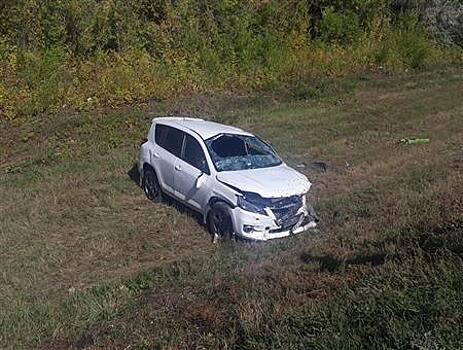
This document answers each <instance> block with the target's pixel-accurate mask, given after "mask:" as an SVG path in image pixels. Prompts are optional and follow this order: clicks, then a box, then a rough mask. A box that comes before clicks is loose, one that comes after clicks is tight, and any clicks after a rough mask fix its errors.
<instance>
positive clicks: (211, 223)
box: [207, 203, 233, 238]
mask: <svg viewBox="0 0 463 350" xmlns="http://www.w3.org/2000/svg"><path fill="white" fill-rule="evenodd" d="M227 209H228V208H227V206H226V204H222V203H217V204H214V205H213V207H212V209H211V210H210V211H209V214H208V216H207V227H208V229H209V232H210V234H211V235H212V236H213V237H215V236H221V237H230V238H232V237H233V223H232V219H231V217H230V215H229V214H228V210H227Z"/></svg>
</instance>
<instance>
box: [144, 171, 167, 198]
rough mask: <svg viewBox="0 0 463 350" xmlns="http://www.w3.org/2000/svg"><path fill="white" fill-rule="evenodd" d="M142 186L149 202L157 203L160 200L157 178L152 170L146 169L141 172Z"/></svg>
mask: <svg viewBox="0 0 463 350" xmlns="http://www.w3.org/2000/svg"><path fill="white" fill-rule="evenodd" d="M142 186H143V191H144V192H145V195H146V198H148V199H149V200H150V201H152V202H155V203H158V202H160V201H161V200H162V192H161V187H159V182H158V178H157V177H156V173H155V172H154V170H153V169H152V168H149V167H146V168H145V170H144V171H143V182H142Z"/></svg>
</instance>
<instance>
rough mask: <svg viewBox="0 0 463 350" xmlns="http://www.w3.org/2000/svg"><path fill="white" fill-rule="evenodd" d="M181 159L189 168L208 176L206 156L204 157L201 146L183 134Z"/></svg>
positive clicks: (191, 137)
mask: <svg viewBox="0 0 463 350" xmlns="http://www.w3.org/2000/svg"><path fill="white" fill-rule="evenodd" d="M182 159H183V160H184V161H185V162H187V163H188V164H190V165H191V166H194V167H195V168H197V169H199V170H201V171H202V172H203V173H206V174H210V171H209V167H208V165H207V160H206V156H205V155H204V152H203V149H202V147H201V145H200V144H199V142H198V141H197V140H196V139H195V138H194V137H193V136H191V135H188V134H185V146H184V149H183V157H182Z"/></svg>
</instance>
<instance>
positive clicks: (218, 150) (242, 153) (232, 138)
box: [206, 134, 281, 171]
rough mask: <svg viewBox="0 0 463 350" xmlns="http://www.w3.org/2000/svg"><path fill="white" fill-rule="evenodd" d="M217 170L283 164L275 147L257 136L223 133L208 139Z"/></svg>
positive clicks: (256, 167) (208, 146) (257, 167)
mask: <svg viewBox="0 0 463 350" xmlns="http://www.w3.org/2000/svg"><path fill="white" fill-rule="evenodd" d="M206 146H207V148H208V150H209V153H210V155H211V158H212V162H213V163H214V165H215V167H216V169H217V171H235V170H246V169H260V168H268V167H273V166H277V165H280V164H281V160H280V158H278V156H277V155H276V153H275V152H274V151H273V149H272V148H271V147H270V146H269V145H268V144H266V143H265V142H264V141H262V140H260V139H259V138H257V137H255V136H243V135H231V134H221V135H219V136H216V137H214V138H212V139H209V140H206Z"/></svg>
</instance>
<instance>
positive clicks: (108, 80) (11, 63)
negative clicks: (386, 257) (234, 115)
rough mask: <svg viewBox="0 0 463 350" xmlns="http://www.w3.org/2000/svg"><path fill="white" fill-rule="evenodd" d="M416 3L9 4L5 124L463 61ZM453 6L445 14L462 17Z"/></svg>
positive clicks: (2, 93)
mask: <svg viewBox="0 0 463 350" xmlns="http://www.w3.org/2000/svg"><path fill="white" fill-rule="evenodd" d="M422 3H426V2H422ZM435 3H436V2H433V4H435ZM419 4H420V2H416V1H403V0H402V1H398V0H395V1H390V0H349V1H339V0H313V1H310V0H288V1H277V0H272V1H258V0H249V1H241V0H220V1H219V0H217V1H201V0H180V1H170V0H156V1H151V0H150V1H148V0H134V1H122V0H105V1H99V0H85V1H80V0H79V1H77V0H56V1H39V0H26V1H18V0H8V1H2V2H1V4H0V115H1V118H3V119H4V118H9V119H12V118H17V117H18V116H22V117H30V116H34V115H39V114H41V113H44V112H47V113H54V112H56V111H59V110H61V109H66V108H72V109H78V110H87V109H91V108H94V107H99V106H114V105H118V104H126V103H133V102H136V101H147V100H153V99H155V100H157V99H165V98H172V97H175V96H178V95H185V94H191V93H195V92H208V91H223V90H228V91H229V90H237V89H238V90H241V91H254V90H256V89H273V88H275V87H277V86H285V85H290V84H292V83H294V82H295V81H300V80H301V79H302V80H306V81H311V80H314V79H317V78H319V77H326V76H332V77H338V76H345V75H347V74H349V73H355V72H359V71H364V70H371V69H381V70H386V71H395V70H405V69H410V68H423V67H426V66H429V65H433V64H437V63H438V64H444V63H452V62H461V49H457V48H456V46H453V47H446V48H443V47H442V46H440V45H439V44H436V43H435V42H433V40H432V38H431V37H430V36H429V35H428V33H427V32H426V29H425V28H424V26H425V24H426V23H431V22H432V21H434V22H432V23H437V22H436V21H437V20H432V19H433V18H434V19H435V18H436V16H434V17H433V16H432V12H430V11H427V12H424V13H425V14H430V16H428V17H425V18H426V21H425V22H424V23H423V22H422V21H421V20H420V18H423V16H422V15H421V14H420V13H421V12H420V11H423V10H422V9H421V7H420V6H419ZM436 4H437V5H436V6H440V8H442V6H443V5H439V2H437V3H436ZM446 6H447V12H446V13H448V14H452V13H453V14H454V13H456V14H458V13H460V12H458V11H456V10H455V9H457V10H458V8H455V6H453V7H451V6H450V7H449V6H448V5H446ZM452 10H454V11H452ZM439 13H440V12H439ZM441 17H442V16H440V17H439V18H441ZM449 18H450V19H451V20H450V22H449V23H447V24H448V25H447V26H445V25H444V28H445V30H446V31H445V30H444V32H445V33H444V34H445V35H446V36H445V38H446V42H448V41H449V40H450V41H452V40H453V41H454V42H455V43H457V44H458V42H460V43H461V41H458V40H459V39H458V38H455V35H454V34H452V33H453V32H452V30H453V31H454V32H455V31H456V33H460V31H459V27H458V20H457V19H458V17H455V16H453V17H452V16H450V17H449ZM452 21H453V22H452ZM455 23H456V24H455ZM436 25H437V24H436ZM436 25H435V26H434V27H433V28H434V31H433V33H435V32H436V28H435V27H436ZM437 27H439V26H437ZM437 31H438V32H439V33H441V32H442V31H439V29H438V28H437ZM442 33H443V32H442ZM447 39H448V40H447Z"/></svg>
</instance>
